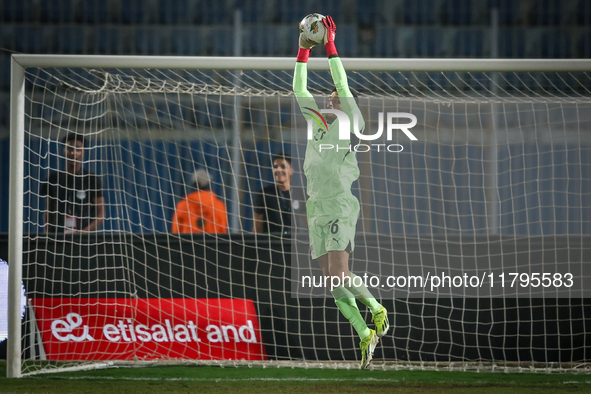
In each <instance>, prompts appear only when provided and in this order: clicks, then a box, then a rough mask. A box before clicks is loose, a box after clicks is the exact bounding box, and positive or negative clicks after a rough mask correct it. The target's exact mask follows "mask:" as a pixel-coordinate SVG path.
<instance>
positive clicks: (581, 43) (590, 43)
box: [577, 31, 591, 59]
mask: <svg viewBox="0 0 591 394" xmlns="http://www.w3.org/2000/svg"><path fill="white" fill-rule="evenodd" d="M577 54H578V57H581V58H585V59H589V58H591V31H586V32H584V33H583V34H581V36H580V37H579V40H578V44H577Z"/></svg>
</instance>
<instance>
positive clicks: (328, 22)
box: [322, 15, 337, 45]
mask: <svg viewBox="0 0 591 394" xmlns="http://www.w3.org/2000/svg"><path fill="white" fill-rule="evenodd" d="M322 23H323V24H324V27H326V34H325V35H324V45H326V44H328V43H329V42H334V39H335V36H336V35H337V24H336V23H335V22H334V19H332V16H330V15H327V16H326V18H324V19H323V20H322Z"/></svg>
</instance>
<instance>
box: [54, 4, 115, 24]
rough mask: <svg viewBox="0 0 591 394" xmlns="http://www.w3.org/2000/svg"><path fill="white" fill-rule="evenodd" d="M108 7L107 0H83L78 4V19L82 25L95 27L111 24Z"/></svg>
mask: <svg viewBox="0 0 591 394" xmlns="http://www.w3.org/2000/svg"><path fill="white" fill-rule="evenodd" d="M53 1H59V0H53ZM126 2H127V1H126ZM109 5H110V3H109V2H108V1H107V0H84V1H82V2H80V19H81V21H82V23H86V24H90V25H96V24H105V23H108V22H111V18H110V9H109Z"/></svg>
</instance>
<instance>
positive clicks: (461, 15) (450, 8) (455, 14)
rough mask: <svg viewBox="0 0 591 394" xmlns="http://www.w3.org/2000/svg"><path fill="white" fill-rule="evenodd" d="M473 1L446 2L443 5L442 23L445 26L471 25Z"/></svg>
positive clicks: (451, 0)
mask: <svg viewBox="0 0 591 394" xmlns="http://www.w3.org/2000/svg"><path fill="white" fill-rule="evenodd" d="M474 4H475V3H474V1H473V0H444V1H443V3H442V4H441V8H440V10H441V11H440V13H441V23H442V24H444V25H471V24H472V23H473V19H472V18H473V9H472V7H473V5H474Z"/></svg>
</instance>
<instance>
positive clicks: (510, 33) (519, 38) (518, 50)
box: [498, 27, 525, 58]
mask: <svg viewBox="0 0 591 394" xmlns="http://www.w3.org/2000/svg"><path fill="white" fill-rule="evenodd" d="M498 43H499V57H500V58H524V57H525V31H524V30H523V28H519V27H505V28H501V29H499V38H498Z"/></svg>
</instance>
